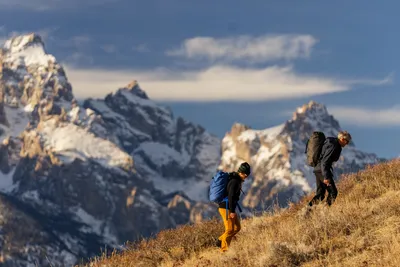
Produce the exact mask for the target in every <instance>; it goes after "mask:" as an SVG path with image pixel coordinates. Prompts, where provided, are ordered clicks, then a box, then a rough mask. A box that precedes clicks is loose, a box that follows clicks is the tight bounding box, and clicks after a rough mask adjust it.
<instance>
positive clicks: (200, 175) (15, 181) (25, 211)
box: [0, 34, 221, 266]
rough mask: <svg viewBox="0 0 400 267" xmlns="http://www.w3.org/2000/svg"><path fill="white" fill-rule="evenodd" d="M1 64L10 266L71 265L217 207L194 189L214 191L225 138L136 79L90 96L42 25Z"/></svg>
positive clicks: (4, 221) (1, 227)
mask: <svg viewBox="0 0 400 267" xmlns="http://www.w3.org/2000/svg"><path fill="white" fill-rule="evenodd" d="M0 63H1V64H0V75H1V79H0V92H1V99H0V141H1V142H2V143H1V145H0V160H1V162H0V170H1V175H0V192H1V195H0V206H2V213H1V216H0V244H1V246H0V247H1V249H0V262H2V264H3V265H4V266H29V264H31V265H32V266H36V265H35V264H39V265H40V266H54V265H55V266H59V265H64V264H65V265H66V266H71V265H72V264H75V263H77V262H78V261H81V260H86V259H88V258H89V257H91V256H96V255H99V254H101V250H104V249H105V248H106V247H107V246H108V249H107V250H109V251H112V249H113V248H120V246H122V245H123V244H124V243H125V242H126V241H133V240H136V239H138V238H141V237H143V236H149V235H151V234H154V233H156V232H158V231H160V230H162V229H165V228H171V227H175V226H176V225H177V224H180V223H187V222H194V221H196V220H201V219H202V218H203V217H204V216H207V214H206V212H207V209H208V208H209V207H208V206H207V204H202V203H197V202H196V201H195V200H196V199H197V200H198V199H202V200H204V199H205V198H206V193H207V188H206V187H207V182H208V180H209V179H210V176H211V173H212V172H214V171H215V170H216V168H217V165H218V159H219V158H220V153H221V152H220V149H221V147H220V140H219V139H218V138H216V137H214V136H212V135H210V134H209V133H207V132H206V131H205V130H204V129H203V128H202V127H200V126H198V125H195V124H192V123H190V122H187V121H185V120H184V119H182V118H174V116H173V114H172V112H171V111H170V110H169V109H167V108H165V107H162V106H160V105H156V103H155V102H153V101H151V100H150V99H148V97H147V95H146V94H145V92H144V91H142V90H141V89H140V87H139V85H138V84H137V83H136V82H133V83H131V84H130V85H128V86H127V87H126V88H120V89H118V90H117V91H116V92H114V93H112V94H110V95H108V96H107V97H106V98H105V99H88V100H86V101H84V104H83V105H80V104H79V103H78V102H77V101H75V99H74V96H73V93H72V86H71V85H70V83H69V82H68V79H67V76H66V74H65V72H64V70H63V68H62V67H61V65H60V64H59V63H58V62H57V61H56V59H55V58H54V57H53V56H52V55H49V54H47V52H46V50H45V47H44V44H43V42H42V39H41V38H40V36H38V35H36V34H28V35H23V36H17V37H14V38H12V39H10V40H8V41H6V43H5V44H4V46H3V48H2V49H1V56H0ZM183 192H184V193H183ZM203 207H204V208H203Z"/></svg>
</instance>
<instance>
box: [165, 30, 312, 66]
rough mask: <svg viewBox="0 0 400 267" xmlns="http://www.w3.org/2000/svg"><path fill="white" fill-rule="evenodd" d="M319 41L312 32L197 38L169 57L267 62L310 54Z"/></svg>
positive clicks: (185, 42)
mask: <svg viewBox="0 0 400 267" xmlns="http://www.w3.org/2000/svg"><path fill="white" fill-rule="evenodd" d="M316 43H317V39H315V38H314V37H313V36H311V35H300V34H297V35H295V34H293V35H292V34H287V35H264V36H260V37H252V36H239V37H230V38H212V37H195V38H191V39H187V40H185V41H184V42H183V44H182V46H181V47H180V48H179V49H175V50H170V51H167V53H166V54H167V55H169V56H182V57H186V58H191V59H192V58H206V59H209V60H212V61H214V60H217V59H222V60H227V61H232V60H248V61H251V62H267V61H273V60H280V59H285V60H292V59H297V58H308V57H310V54H311V50H312V48H313V47H314V45H315V44H316Z"/></svg>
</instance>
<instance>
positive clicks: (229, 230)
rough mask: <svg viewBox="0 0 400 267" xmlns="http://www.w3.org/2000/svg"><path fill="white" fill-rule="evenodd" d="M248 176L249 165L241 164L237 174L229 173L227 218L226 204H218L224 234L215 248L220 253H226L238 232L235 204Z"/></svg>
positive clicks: (238, 225) (238, 224) (238, 223)
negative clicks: (218, 248)
mask: <svg viewBox="0 0 400 267" xmlns="http://www.w3.org/2000/svg"><path fill="white" fill-rule="evenodd" d="M249 174H250V165H249V164H248V163H247V162H243V163H242V164H241V165H240V167H239V169H238V170H237V172H231V173H229V176H230V177H229V182H228V184H227V197H228V217H227V213H226V202H225V201H223V202H221V203H220V204H219V208H218V211H219V214H220V215H221V217H222V219H223V221H224V226H225V232H224V233H223V234H222V235H221V236H220V237H219V238H218V241H217V246H218V247H220V248H221V251H222V252H224V251H227V250H228V247H229V245H230V243H231V240H232V237H233V236H235V235H236V234H237V233H238V232H239V231H240V228H241V226H240V220H239V217H238V216H237V214H236V208H237V202H238V201H239V197H240V191H241V188H242V183H243V182H244V180H245V179H246V178H247V177H248V176H249Z"/></svg>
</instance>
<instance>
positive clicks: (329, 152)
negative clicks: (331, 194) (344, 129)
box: [321, 143, 335, 180]
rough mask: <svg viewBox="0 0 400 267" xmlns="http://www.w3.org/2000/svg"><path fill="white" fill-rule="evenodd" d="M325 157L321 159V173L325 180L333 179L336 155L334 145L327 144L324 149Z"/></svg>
mask: <svg viewBox="0 0 400 267" xmlns="http://www.w3.org/2000/svg"><path fill="white" fill-rule="evenodd" d="M322 152H323V157H322V159H321V171H322V175H323V176H324V179H326V180H330V179H333V173H332V170H331V168H332V157H333V155H334V153H335V145H334V144H332V143H326V144H325V145H324V147H323V151H322Z"/></svg>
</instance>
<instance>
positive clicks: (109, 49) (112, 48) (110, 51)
mask: <svg viewBox="0 0 400 267" xmlns="http://www.w3.org/2000/svg"><path fill="white" fill-rule="evenodd" d="M101 49H103V50H104V52H106V53H108V54H113V53H115V52H117V47H116V46H115V45H112V44H106V45H102V46H101Z"/></svg>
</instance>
